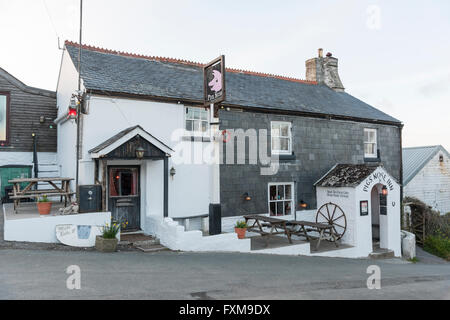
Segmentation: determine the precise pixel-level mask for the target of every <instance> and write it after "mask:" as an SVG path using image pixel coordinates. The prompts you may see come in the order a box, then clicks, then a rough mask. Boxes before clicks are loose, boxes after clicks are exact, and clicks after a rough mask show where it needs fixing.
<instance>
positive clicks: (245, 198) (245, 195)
mask: <svg viewBox="0 0 450 320" xmlns="http://www.w3.org/2000/svg"><path fill="white" fill-rule="evenodd" d="M243 197H244V200H245V201H250V200H252V197H250V195H249V194H248V192H246V193H244V194H243Z"/></svg>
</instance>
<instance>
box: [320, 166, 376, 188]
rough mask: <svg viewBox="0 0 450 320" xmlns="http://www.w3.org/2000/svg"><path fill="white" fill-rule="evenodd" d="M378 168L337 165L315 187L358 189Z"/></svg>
mask: <svg viewBox="0 0 450 320" xmlns="http://www.w3.org/2000/svg"><path fill="white" fill-rule="evenodd" d="M377 168H378V165H367V164H337V165H336V166H334V167H333V168H332V169H331V170H330V171H329V172H328V173H326V174H325V175H324V176H323V177H322V178H320V180H319V181H317V182H316V183H315V184H314V185H315V186H318V187H356V186H358V185H359V184H360V183H361V182H362V181H363V180H364V179H365V178H367V177H368V176H369V175H370V174H371V173H372V172H374V171H375V170H376V169H377Z"/></svg>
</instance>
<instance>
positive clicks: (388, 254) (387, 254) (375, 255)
mask: <svg viewBox="0 0 450 320" xmlns="http://www.w3.org/2000/svg"><path fill="white" fill-rule="evenodd" d="M369 258H371V259H391V258H395V254H394V251H392V250H382V249H381V250H377V251H374V252H372V253H371V254H369Z"/></svg>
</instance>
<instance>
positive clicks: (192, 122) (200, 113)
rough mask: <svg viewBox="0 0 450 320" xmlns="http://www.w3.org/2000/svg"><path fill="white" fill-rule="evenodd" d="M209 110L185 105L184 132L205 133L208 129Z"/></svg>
mask: <svg viewBox="0 0 450 320" xmlns="http://www.w3.org/2000/svg"><path fill="white" fill-rule="evenodd" d="M208 117H209V110H207V109H205V108H197V107H186V124H185V125H186V128H185V129H186V132H187V133H189V134H193V135H207V134H208V131H209V118H208Z"/></svg>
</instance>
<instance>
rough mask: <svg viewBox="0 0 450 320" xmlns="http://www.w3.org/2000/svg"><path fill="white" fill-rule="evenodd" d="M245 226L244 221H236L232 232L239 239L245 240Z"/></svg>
mask: <svg viewBox="0 0 450 320" xmlns="http://www.w3.org/2000/svg"><path fill="white" fill-rule="evenodd" d="M247 227H248V226H247V224H246V223H245V221H238V222H236V225H235V226H234V232H236V233H237V236H238V238H239V239H244V238H245V233H246V232H247Z"/></svg>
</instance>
